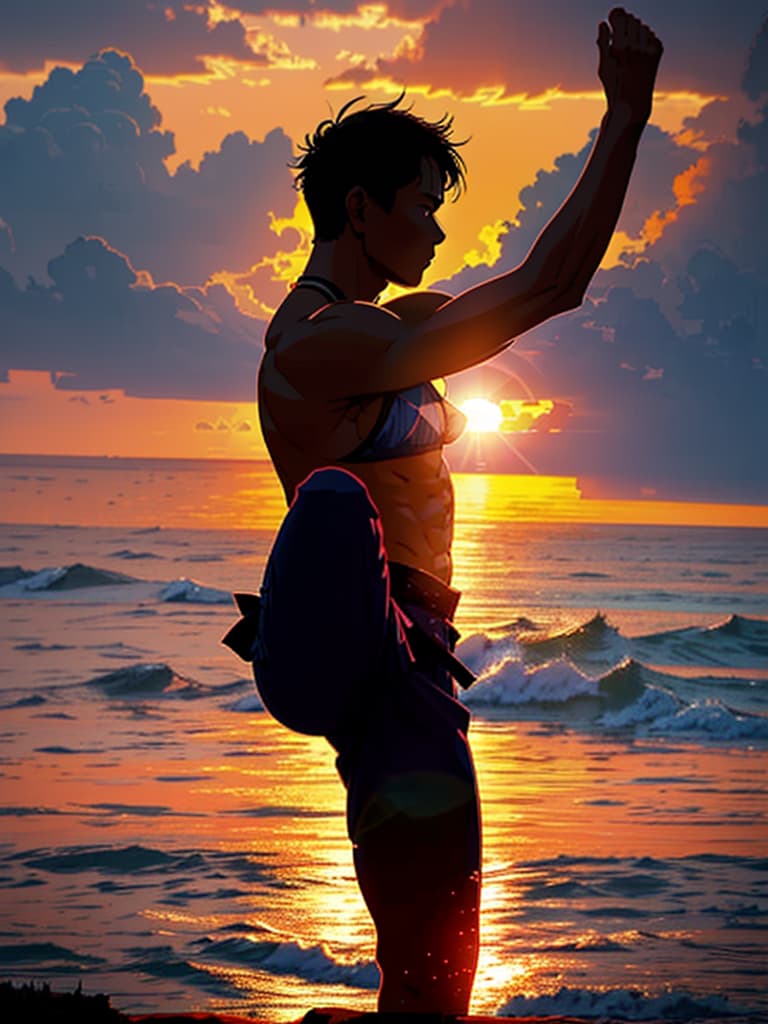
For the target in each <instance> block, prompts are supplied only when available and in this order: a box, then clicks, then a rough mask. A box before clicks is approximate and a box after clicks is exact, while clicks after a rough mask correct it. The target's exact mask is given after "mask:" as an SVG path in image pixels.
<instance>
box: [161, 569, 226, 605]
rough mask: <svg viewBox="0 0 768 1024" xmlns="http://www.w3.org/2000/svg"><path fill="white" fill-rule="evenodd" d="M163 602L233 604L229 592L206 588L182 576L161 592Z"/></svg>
mask: <svg viewBox="0 0 768 1024" xmlns="http://www.w3.org/2000/svg"><path fill="white" fill-rule="evenodd" d="M159 597H160V600H161V601H186V602H189V603H194V604H232V594H231V593H230V592H229V591H227V590H217V589H216V588H215V587H206V586H204V585H203V584H202V583H197V582H196V581H195V580H189V579H187V578H186V577H184V576H182V577H181V578H180V579H178V580H173V582H171V583H167V584H166V585H165V586H164V587H163V589H162V590H161V591H160V595H159Z"/></svg>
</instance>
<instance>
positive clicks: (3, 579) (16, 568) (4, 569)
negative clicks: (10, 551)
mask: <svg viewBox="0 0 768 1024" xmlns="http://www.w3.org/2000/svg"><path fill="white" fill-rule="evenodd" d="M30 576H34V572H33V571H32V570H31V569H22V567H21V566H20V565H0V587H5V586H7V585H8V584H9V583H16V582H18V580H24V579H29V577H30Z"/></svg>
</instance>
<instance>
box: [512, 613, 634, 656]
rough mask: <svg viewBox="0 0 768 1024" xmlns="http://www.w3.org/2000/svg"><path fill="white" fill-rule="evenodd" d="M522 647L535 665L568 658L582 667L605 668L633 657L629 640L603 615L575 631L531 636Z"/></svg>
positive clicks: (574, 629)
mask: <svg viewBox="0 0 768 1024" xmlns="http://www.w3.org/2000/svg"><path fill="white" fill-rule="evenodd" d="M522 646H523V652H524V655H523V656H524V660H525V661H526V662H528V663H534V664H540V663H541V662H547V661H552V660H554V659H556V658H568V659H569V660H570V661H572V662H574V663H575V664H576V665H579V666H582V665H584V666H585V667H586V666H594V665H603V666H604V665H613V664H617V663H618V662H620V661H622V660H623V659H624V658H626V657H627V655H628V654H629V644H628V642H627V639H626V637H623V636H622V635H621V633H620V632H619V630H618V629H617V628H616V627H615V626H612V625H610V623H609V622H608V621H607V619H606V617H605V615H603V613H602V612H596V613H595V614H594V615H593V616H592V618H591V619H588V620H587V621H586V622H583V623H581V624H580V625H578V626H574V627H572V628H571V629H567V630H563V631H562V632H559V633H552V634H550V635H549V636H545V637H541V638H539V637H527V638H525V639H524V640H523V641H522Z"/></svg>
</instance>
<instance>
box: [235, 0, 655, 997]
mask: <svg viewBox="0 0 768 1024" xmlns="http://www.w3.org/2000/svg"><path fill="white" fill-rule="evenodd" d="M608 20H609V23H610V24H606V23H605V22H603V23H601V25H600V28H599V34H598V46H599V51H600V65H599V75H600V78H601V80H602V82H603V85H604V88H605V93H606V98H607V105H608V109H607V112H606V114H605V117H604V118H603V122H602V125H601V128H600V133H599V135H598V137H597V140H596V142H595V145H594V148H593V151H592V153H591V155H590V158H589V161H588V163H587V165H586V167H585V169H584V172H583V174H582V176H581V178H580V180H579V182H578V184H577V185H576V187H575V188H574V190H573V192H572V193H571V195H570V196H569V198H568V199H567V200H566V202H565V203H564V204H563V206H562V208H561V209H560V210H559V211H558V213H557V214H556V215H555V216H554V217H553V218H552V220H551V221H550V223H549V224H548V225H547V227H546V228H545V229H544V231H543V232H542V233H541V235H540V236H539V238H538V240H537V241H536V243H535V245H534V246H533V248H532V249H531V252H530V253H529V255H528V256H527V258H526V259H525V261H524V262H523V263H522V264H521V265H520V266H519V267H517V268H516V269H515V270H513V271H511V272H509V273H506V274H503V275H502V276H500V277H496V278H493V279H491V280H488V281H487V282H485V283H483V284H481V285H478V286H477V287H475V288H472V289H470V290H469V291H467V292H464V293H463V294H461V295H459V296H457V297H455V298H451V297H450V296H448V295H443V294H439V293H435V292H417V293H411V294H408V295H405V296H403V297H401V298H399V299H396V300H393V301H391V302H388V303H385V304H382V305H377V304H376V299H377V296H378V295H379V293H380V292H381V291H382V290H383V289H384V287H385V286H386V285H387V283H388V282H395V283H397V284H400V285H406V286H409V287H416V286H417V285H418V284H419V283H420V281H421V278H422V275H423V273H424V271H425V269H426V267H427V266H428V264H429V263H430V261H431V259H432V257H433V256H434V253H435V248H436V246H438V245H439V244H440V243H441V242H442V241H443V239H444V237H445V236H444V233H443V231H442V229H441V227H440V225H439V223H438V221H437V220H436V217H435V214H436V212H437V210H438V209H439V207H440V205H441V204H442V202H443V199H444V194H445V192H447V191H450V190H456V191H457V192H460V191H461V187H462V185H463V181H464V163H463V160H462V159H461V156H460V154H459V152H458V149H457V146H458V145H460V143H456V142H453V141H452V140H451V135H452V123H451V120H450V119H448V118H444V119H442V120H441V121H439V122H437V123H430V122H427V121H424V120H422V119H421V118H418V117H417V116H415V115H414V114H413V113H411V112H410V110H409V109H403V108H402V107H401V106H400V103H401V100H402V97H401V98H400V99H398V100H396V101H395V102H393V103H387V104H381V105H373V106H369V107H366V108H365V109H361V110H358V111H352V110H351V108H352V107H353V105H354V103H356V102H357V101H353V103H351V104H347V105H346V106H345V107H344V108H343V109H342V110H341V112H340V113H339V115H338V116H337V117H336V118H334V119H332V120H327V121H324V122H322V123H321V124H320V125H319V126H318V128H317V130H316V131H315V133H314V134H313V135H312V136H307V137H306V140H305V145H304V146H303V147H302V149H303V155H302V156H301V157H300V159H298V160H297V162H296V168H297V169H298V172H299V173H298V178H297V182H298V184H299V186H300V187H301V188H302V190H303V193H304V197H305V199H306V202H307V205H308V207H309V210H310V213H311V215H312V219H313V223H314V226H315V241H314V246H313V249H312V253H311V256H310V259H309V262H308V263H307V266H306V268H305V271H304V273H303V274H302V275H301V277H299V279H298V280H297V281H296V282H295V285H294V287H293V289H292V290H291V292H290V293H289V295H288V296H287V297H286V299H285V301H284V302H283V304H282V305H281V306H280V308H279V309H278V311H277V313H276V314H275V316H274V318H273V320H272V322H271V323H270V325H269V329H268V331H267V335H266V351H265V354H264V358H263V361H262V364H261V368H260V372H259V414H260V417H261V424H262V429H263V433H264V437H265V440H266V443H267V446H268V448H269V451H270V454H271V456H272V459H273V461H274V465H275V469H276V470H277V473H278V475H279V477H280V480H281V482H282V485H283V488H284V490H285V495H286V499H287V501H288V502H289V504H290V509H289V512H288V514H287V516H286V519H285V521H284V523H283V525H282V527H281V529H280V532H279V534H278V537H277V539H276V541H275V545H274V547H273V550H272V552H271V554H270V558H269V561H268V564H267V569H266V573H265V577H264V581H263V584H262V591H261V598H260V599H259V598H254V597H250V596H248V595H241V596H240V597H239V603H240V607H241V610H242V611H243V613H244V618H243V619H241V621H240V622H239V623H238V624H237V625H236V626H235V627H234V628H233V630H232V631H231V633H230V634H229V635H228V637H227V640H226V642H228V643H229V644H230V645H231V646H233V647H234V648H235V649H236V650H238V652H239V653H241V654H243V656H244V657H245V658H246V659H248V660H252V661H253V664H254V672H255V676H256V681H257V684H258V687H259V691H260V693H261V695H262V697H263V698H264V701H265V704H266V705H267V707H268V708H269V710H271V711H272V713H273V714H274V715H275V716H276V717H277V718H278V719H280V720H281V721H283V722H284V723H285V724H287V725H289V726H290V727H291V728H294V729H298V730H299V731H302V732H308V733H316V734H321V735H325V736H327V738H328V739H329V741H330V742H331V744H332V745H333V746H334V747H335V749H336V750H337V751H338V758H337V766H338V770H339V773H340V775H341V777H342V779H343V781H344V783H345V785H346V787H347V792H348V798H347V823H348V830H349V835H350V839H351V840H352V843H353V847H354V862H355V868H356V871H357V877H358V880H359V883H360V888H361V891H362V894H363V897H364V898H365V901H366V904H367V906H368V908H369V910H370V912H371V916H372V917H373V920H374V923H375V925H376V933H377V950H376V956H377V961H378V963H379V966H380V968H381V972H382V984H381V989H380V991H379V1009H380V1010H382V1011H389V1012H439V1013H448V1014H462V1013H467V1012H468V1008H469V1001H470V995H471V991H472V983H473V979H474V974H475V969H476V965H477V954H478V914H479V897H480V825H479V809H478V799H477V790H476V786H475V776H474V769H473V766H472V759H471V756H470V752H469V746H468V743H467V728H468V723H469V715H468V713H467V711H466V709H465V708H464V707H463V705H462V704H461V703H460V702H459V701H458V700H456V681H457V680H458V682H459V683H461V684H462V685H464V686H466V685H469V684H470V683H471V682H472V676H471V674H470V673H469V672H468V670H467V669H466V667H465V666H463V665H462V664H461V663H460V662H459V661H458V660H457V659H456V657H455V655H454V654H453V653H452V652H453V649H454V646H455V642H456V639H457V637H458V634H457V632H456V630H455V629H454V627H453V626H452V624H451V622H452V619H453V616H454V613H455V609H456V605H457V603H458V600H459V594H458V592H457V591H455V590H453V589H452V588H451V586H450V581H451V540H452V529H453V492H452V488H451V481H450V475H449V472H448V468H447V466H446V464H445V461H444V460H443V455H442V448H443V445H445V444H447V443H449V442H450V441H452V440H454V439H455V438H456V437H458V435H459V434H460V432H461V430H462V427H463V422H464V418H463V416H462V414H461V413H460V412H459V410H458V409H456V408H455V407H453V406H452V405H451V404H450V402H448V401H447V400H446V399H445V398H444V397H443V396H442V394H441V391H440V389H439V387H438V386H436V385H435V384H433V383H431V381H432V380H433V379H434V378H439V377H444V376H447V375H449V374H452V373H457V372H459V371H460V370H465V369H467V368H468V367H470V366H474V365H476V364H478V363H482V362H484V361H485V360H487V359H489V358H490V357H491V356H494V355H496V354H497V353H499V352H501V351H503V350H504V349H505V348H506V347H507V346H508V345H510V344H511V343H512V341H513V340H514V338H515V337H516V336H517V335H519V334H522V333H523V332H525V331H527V330H528V329H530V328H531V327H534V326H536V325H537V324H540V323H542V322H543V321H544V320H546V319H548V318H549V317H551V316H554V315H555V314H557V313H561V312H564V311H565V310H569V309H573V308H575V307H577V306H578V305H580V303H581V301H582V298H583V295H584V292H585V289H586V287H587V285H588V283H589V281H590V279H591V277H592V275H593V274H594V272H595V270H596V269H597V267H598V265H599V263H600V260H601V259H602V256H603V254H604V252H605V250H606V247H607V245H608V242H609V240H610V238H611V235H612V233H613V230H614V227H615V225H616V221H617V219H618V216H619V211H620V209H621V204H622V202H623V199H624V195H625V192H626V188H627V184H628V181H629V176H630V172H631V169H632V166H633V163H634V160H635V153H636V148H637V143H638V141H639V139H640V135H641V132H642V129H643V127H644V125H645V123H646V122H647V119H648V117H649V115H650V110H651V99H652V94H653V83H654V80H655V75H656V69H657V67H658V63H659V59H660V57H661V52H662V47H661V44H660V43H659V41H658V40H657V38H656V37H655V35H654V34H653V32H651V31H650V29H648V28H647V27H646V26H644V25H643V24H642V23H641V22H639V21H638V20H637V19H636V18H634V17H633V16H631V15H629V14H626V13H625V12H624V11H623V10H622V9H621V8H617V9H614V10H613V11H611V13H610V15H609V19H608Z"/></svg>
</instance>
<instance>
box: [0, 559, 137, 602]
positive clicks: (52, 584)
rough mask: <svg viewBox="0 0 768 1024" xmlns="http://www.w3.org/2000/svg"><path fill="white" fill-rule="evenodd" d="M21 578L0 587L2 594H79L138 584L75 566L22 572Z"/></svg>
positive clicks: (119, 575) (122, 576)
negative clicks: (85, 590)
mask: <svg viewBox="0 0 768 1024" xmlns="http://www.w3.org/2000/svg"><path fill="white" fill-rule="evenodd" d="M21 573H22V575H19V576H17V577H16V579H15V580H13V581H10V582H8V583H6V584H4V585H3V586H2V587H0V594H2V595H3V596H9V595H11V594H13V596H15V594H16V593H18V592H21V593H24V592H29V591H32V592H37V591H49V590H53V591H57V590H80V589H82V588H83V587H107V586H114V585H115V584H124V583H135V582H136V580H135V578H134V577H133V576H126V575H125V574H124V573H121V572H111V571H109V570H107V569H97V568H95V567H94V566H92V565H84V564H83V563H82V562H74V563H73V564H72V565H58V566H54V567H52V568H48V569H40V570H38V571H37V572H34V571H32V572H28V571H27V570H26V569H22V570H21Z"/></svg>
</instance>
